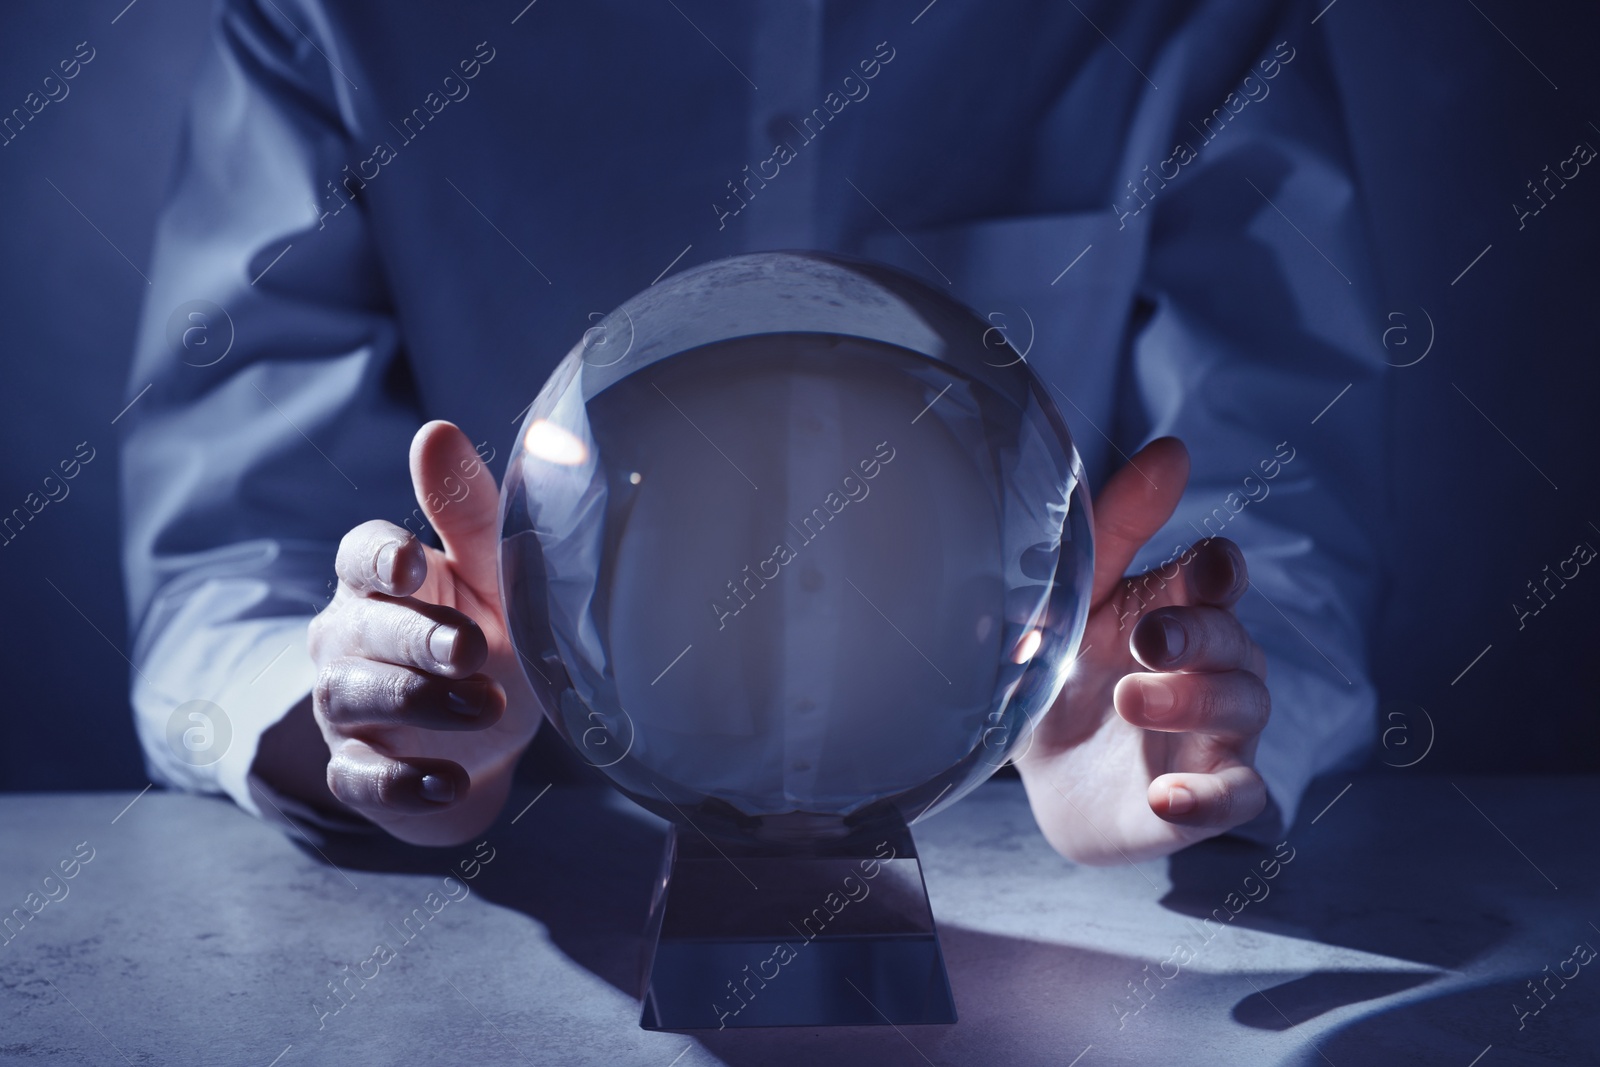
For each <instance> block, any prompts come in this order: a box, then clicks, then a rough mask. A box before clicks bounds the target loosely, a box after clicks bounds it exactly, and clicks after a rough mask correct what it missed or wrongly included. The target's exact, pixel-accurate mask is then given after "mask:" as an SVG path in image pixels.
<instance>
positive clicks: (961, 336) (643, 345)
mask: <svg viewBox="0 0 1600 1067" xmlns="http://www.w3.org/2000/svg"><path fill="white" fill-rule="evenodd" d="M1091 529H1092V523H1091V519H1090V504H1089V496H1088V491H1087V488H1086V487H1085V485H1084V479H1083V475H1082V465H1081V462H1080V460H1079V458H1078V454H1077V452H1076V450H1075V448H1074V447H1073V444H1072V439H1071V437H1070V436H1069V434H1068V432H1067V427H1066V423H1065V422H1064V421H1063V419H1062V418H1061V415H1060V413H1059V412H1058V411H1057V409H1056V407H1055V405H1054V403H1053V402H1052V401H1051V398H1050V396H1049V393H1048V391H1047V390H1046V389H1045V388H1044V387H1043V385H1042V384H1041V382H1040V381H1039V379H1038V378H1037V377H1036V376H1035V375H1034V373H1033V371H1032V369H1031V368H1030V367H1029V366H1028V364H1027V362H1026V361H1025V360H1024V359H1023V358H1022V357H1021V356H1020V355H1018V353H1017V352H1016V350H1015V349H1013V348H1012V347H1011V346H1010V345H1009V343H1007V341H1006V339H1005V337H1004V334H1003V333H1002V332H1001V331H999V330H997V329H995V328H994V327H992V326H991V325H990V323H989V322H988V321H986V320H985V319H983V318H980V317H979V316H978V315H976V314H975V313H974V312H973V311H971V310H969V309H967V308H966V307H964V306H962V305H961V304H959V303H957V302H956V301H955V300H953V299H951V298H950V297H949V296H947V295H945V294H944V293H941V292H939V291H937V290H935V289H932V288H930V287H929V286H927V285H926V284H924V283H923V282H921V281H918V280H916V279H914V278H912V277H910V276H908V275H904V274H901V273H899V272H897V271H894V270H891V269H890V268H887V267H884V266H880V265H877V264H873V263H869V262H864V261H857V260H852V259H847V258H844V257H840V256H834V255H827V254H822V253H814V252H803V253H788V252H784V253H760V254H754V255H743V256H735V257H732V258H729V259H723V260H719V261H716V262H713V263H709V264H706V265H704V266H701V267H698V268H695V269H691V270H687V271H685V272H683V273H681V274H678V275H675V276H673V277H671V278H669V279H666V280H664V281H661V282H660V283H658V284H655V285H652V286H651V287H650V288H647V289H645V290H644V291H643V292H641V293H639V294H638V295H636V296H634V297H633V298H632V299H630V300H629V301H627V302H626V303H625V304H623V305H622V306H621V307H619V308H617V309H616V311H614V312H612V313H611V314H609V315H607V316H606V317H605V318H604V319H602V320H601V321H600V322H598V323H597V324H596V325H595V326H593V327H591V328H590V329H589V330H587V331H586V332H585V334H584V336H583V338H582V339H581V340H580V341H579V342H578V344H577V345H576V346H575V347H574V348H573V349H572V350H571V351H570V352H569V353H568V354H567V356H566V357H565V359H563V360H562V362H561V363H560V365H559V366H558V367H557V368H556V370H555V372H554V373H553V374H552V375H551V377H550V379H549V381H548V382H547V383H546V384H545V386H544V388H543V389H542V390H541V391H540V393H539V395H538V397H537V398H536V399H535V401H534V402H533V405H532V406H531V407H530V408H529V410H528V413H527V415H526V416H525V418H524V421H523V423H522V426H521V429H520V431H519V434H518V438H517V446H516V448H515V449H514V450H513V454H512V456H511V458H510V461H509V464H508V467H507V470H506V475H505V479H504V483H503V488H502V498H501V547H500V580H501V591H502V595H503V600H504V604H505V609H506V616H507V622H508V625H509V633H510V636H511V639H512V643H513V644H514V646H515V648H516V650H517V652H518V653H519V655H520V658H521V662H522V666H523V669H524V672H525V673H526V675H527V677H528V681H529V682H530V684H531V685H532V686H533V689H534V691H535V693H536V694H537V695H538V697H539V700H540V702H541V704H542V705H543V707H544V709H545V713H546V716H547V717H548V719H549V721H550V723H551V725H553V726H554V728H555V729H556V730H557V731H559V732H560V734H561V736H562V737H563V738H565V739H566V740H567V741H568V742H569V743H570V744H571V745H572V747H573V748H574V749H575V750H576V751H577V752H578V753H579V755H580V756H581V757H582V758H583V759H584V760H585V761H587V762H588V763H590V764H591V765H593V766H595V767H597V768H600V769H601V771H602V772H603V773H604V774H605V775H606V776H607V777H608V778H609V779H610V781H611V782H612V783H613V784H614V785H615V786H616V787H617V788H618V789H620V790H621V791H622V792H623V793H625V794H626V795H627V796H629V797H631V798H632V799H633V800H634V801H636V802H638V803H639V804H641V805H643V806H644V807H645V808H647V809H649V810H651V811H653V812H655V813H657V814H658V815H661V816H663V817H665V818H667V819H669V820H673V821H676V822H678V823H680V824H685V825H686V826H692V827H693V829H694V830H695V831H697V832H699V833H703V834H706V835H708V836H711V837H714V838H722V839H727V840H732V841H742V842H745V843H748V844H751V845H761V844H770V845H774V846H776V847H778V848H780V849H805V848H807V847H809V846H812V845H816V844H818V843H827V842H830V841H837V840H840V839H848V838H851V837H852V835H856V834H867V833H872V832H874V830H875V828H878V827H881V826H882V825H883V824H888V823H899V824H902V825H904V824H909V823H911V822H913V821H915V820H916V819H918V818H921V817H923V816H925V815H928V814H931V813H933V812H935V811H937V810H938V809H940V808H942V807H944V806H946V805H949V804H952V803H954V802H956V801H957V800H958V799H960V798H961V797H962V796H963V795H964V794H966V793H967V792H969V791H970V790H972V789H973V788H975V787H976V786H977V785H979V784H980V783H981V782H983V781H984V780H985V779H986V778H987V777H988V776H989V775H991V774H992V773H994V771H995V770H996V769H997V768H999V767H1000V766H1002V765H1003V764H1004V763H1005V762H1006V761H1007V760H1010V759H1014V758H1016V757H1018V756H1019V755H1020V754H1022V753H1023V752H1024V751H1025V750H1026V746H1027V745H1028V744H1029V739H1030V737H1031V735H1032V732H1033V729H1034V727H1035V726H1036V724H1037V723H1038V721H1039V719H1040V718H1041V717H1042V716H1043V715H1044V714H1045V713H1046V711H1047V710H1048V709H1049V707H1050V704H1051V702H1052V701H1053V700H1054V699H1055V697H1056V696H1057V694H1058V693H1059V692H1060V689H1061V686H1062V684H1063V682H1064V681H1065V677H1066V671H1067V669H1068V666H1069V664H1070V662H1071V659H1072V657H1073V656H1074V655H1075V653H1076V649H1077V644H1078V642H1079V641H1080V640H1081V638H1082V634H1083V628H1084V623H1085V619H1086V616H1087V611H1088V603H1089V591H1090V585H1091V581H1092V575H1093V548H1092V542H1091Z"/></svg>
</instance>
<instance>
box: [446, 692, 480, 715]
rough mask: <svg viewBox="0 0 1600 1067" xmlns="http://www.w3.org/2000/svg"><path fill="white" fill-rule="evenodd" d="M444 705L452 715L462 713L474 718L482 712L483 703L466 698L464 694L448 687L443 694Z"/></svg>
mask: <svg viewBox="0 0 1600 1067" xmlns="http://www.w3.org/2000/svg"><path fill="white" fill-rule="evenodd" d="M444 706H445V708H446V710H448V711H449V712H450V714H452V715H462V716H465V717H466V718H469V719H476V718H477V717H478V716H479V715H482V714H483V705H482V703H480V702H479V701H477V700H475V699H470V698H468V697H467V696H466V695H465V694H462V693H458V692H456V691H455V690H454V689H448V690H446V691H445V694H444Z"/></svg>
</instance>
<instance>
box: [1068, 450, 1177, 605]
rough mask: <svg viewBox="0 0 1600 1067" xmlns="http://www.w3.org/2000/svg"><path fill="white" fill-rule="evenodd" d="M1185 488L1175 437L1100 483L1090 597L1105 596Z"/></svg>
mask: <svg viewBox="0 0 1600 1067" xmlns="http://www.w3.org/2000/svg"><path fill="white" fill-rule="evenodd" d="M1188 484H1189V450H1188V449H1187V448H1185V447H1184V445H1183V442H1182V441H1180V440H1178V439H1177V438H1176V437H1158V438H1156V439H1155V440H1154V441H1151V442H1150V443H1149V444H1147V445H1145V446H1144V447H1143V448H1141V449H1140V450H1139V451H1138V452H1136V453H1134V455H1133V458H1132V459H1130V460H1128V465H1127V466H1125V467H1123V468H1121V469H1120V470H1118V471H1117V472H1116V473H1115V474H1113V475H1112V476H1111V479H1110V480H1109V481H1108V482H1106V486H1105V488H1104V489H1102V490H1100V495H1099V496H1098V497H1097V498H1096V499H1095V502H1094V593H1093V594H1092V595H1091V597H1090V600H1089V602H1090V604H1092V605H1099V604H1101V603H1102V602H1104V600H1105V598H1106V597H1108V596H1110V595H1111V591H1112V590H1113V589H1114V588H1116V585H1117V583H1118V582H1119V581H1121V580H1122V576H1123V574H1125V573H1126V572H1127V570H1128V565H1129V564H1131V563H1132V562H1133V557H1134V556H1135V555H1137V554H1138V552H1139V549H1141V548H1143V547H1144V545H1145V542H1147V541H1149V540H1150V538H1152V537H1154V536H1155V533H1156V531H1157V530H1159V529H1161V527H1162V526H1163V525H1165V524H1166V521H1167V520H1168V519H1170V518H1171V517H1172V512H1173V511H1174V510H1175V509H1176V508H1177V506H1178V500H1179V499H1180V498H1181V497H1182V496H1183V490H1184V487H1185V486H1187V485H1188Z"/></svg>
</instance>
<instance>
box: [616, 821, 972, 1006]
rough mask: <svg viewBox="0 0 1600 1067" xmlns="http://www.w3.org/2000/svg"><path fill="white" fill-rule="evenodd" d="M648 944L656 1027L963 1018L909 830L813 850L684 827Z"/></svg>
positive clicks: (675, 840)
mask: <svg viewBox="0 0 1600 1067" xmlns="http://www.w3.org/2000/svg"><path fill="white" fill-rule="evenodd" d="M646 944H647V951H648V953H649V955H648V956H647V958H646V962H645V973H644V993H643V1000H644V1010H643V1014H642V1015H641V1017H640V1019H639V1025H640V1026H641V1027H643V1028H644V1029H646V1030H695V1029H706V1028H710V1029H727V1028H731V1027H757V1026H886V1025H891V1024H892V1025H896V1026H903V1025H908V1024H916V1023H953V1022H955V1021H956V1008H955V1000H954V998H953V997H952V996H951V994H950V982H949V980H948V979H947V978H946V976H945V969H944V953H943V951H942V950H941V949H940V947H939V934H938V931H937V930H936V929H935V928H934V923H933V911H932V909H931V908H930V907H929V905H928V893H927V889H926V888H925V887H924V885H923V881H922V865H921V863H920V862H918V860H917V853H916V848H915V846H914V845H913V844H912V841H911V834H910V832H909V831H907V830H906V829H905V828H904V827H897V828H895V829H893V830H891V831H888V832H886V833H880V834H875V835H872V836H869V837H865V838H862V839H860V840H859V841H856V842H852V843H850V844H848V845H844V846H841V847H839V848H836V849H830V850H828V851H826V852H825V853H822V854H809V855H777V854H772V853H766V852H761V851H758V850H755V849H750V848H740V847H738V846H735V845H732V844H727V843H722V842H718V843H717V844H716V845H713V844H712V843H711V842H710V841H708V840H707V839H706V838H704V837H702V836H700V835H698V834H696V833H694V831H692V830H691V831H686V832H680V831H678V830H677V829H676V828H674V829H673V830H672V832H671V834H670V835H669V837H668V840H667V848H666V855H665V858H664V859H663V862H662V877H661V879H660V881H658V882H657V884H656V892H655V898H654V900H653V901H652V902H651V907H650V923H649V926H648V928H647V930H646Z"/></svg>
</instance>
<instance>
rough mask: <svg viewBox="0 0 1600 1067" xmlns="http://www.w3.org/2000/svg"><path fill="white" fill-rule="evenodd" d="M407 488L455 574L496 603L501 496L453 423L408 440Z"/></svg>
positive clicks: (438, 422) (434, 424) (429, 426)
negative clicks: (408, 486) (408, 478)
mask: <svg viewBox="0 0 1600 1067" xmlns="http://www.w3.org/2000/svg"><path fill="white" fill-rule="evenodd" d="M411 485H412V488H413V490H414V491H415V492H416V494H417V503H418V504H420V505H421V506H422V512H423V514H424V515H426V516H427V519H428V522H429V523H431V524H432V525H433V528H434V529H435V530H436V531H438V533H439V543H440V545H442V546H443V548H444V554H445V557H446V558H447V559H449V560H450V562H451V563H452V564H453V565H454V566H455V569H456V572H457V573H458V574H460V575H461V577H462V578H463V579H465V580H466V581H467V583H468V584H469V585H471V586H472V588H473V589H474V590H476V591H477V592H479V593H480V594H487V593H492V594H495V599H496V600H498V599H499V596H498V593H499V585H498V581H499V579H498V571H497V567H496V559H497V557H498V549H499V543H498V533H499V530H498V526H499V520H500V494H499V493H498V491H497V488H496V486H495V481H494V475H493V474H491V473H490V472H489V468H488V467H486V466H484V463H483V460H481V459H479V458H478V452H477V450H476V449H475V448H473V447H472V441H471V440H470V439H468V437H467V435H466V434H464V433H462V432H461V430H460V428H458V427H457V426H456V425H455V424H454V423H450V422H444V421H441V420H435V421H433V422H430V423H428V424H427V425H425V426H423V427H422V429H420V430H418V431H417V435H416V436H415V437H413V438H412V439H411Z"/></svg>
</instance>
